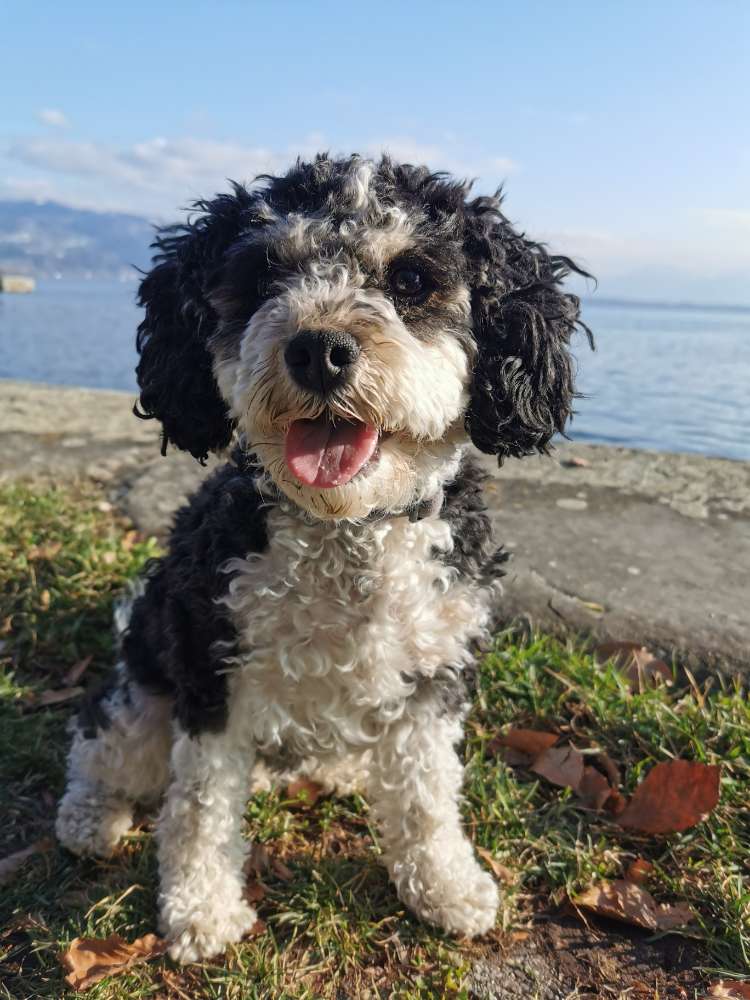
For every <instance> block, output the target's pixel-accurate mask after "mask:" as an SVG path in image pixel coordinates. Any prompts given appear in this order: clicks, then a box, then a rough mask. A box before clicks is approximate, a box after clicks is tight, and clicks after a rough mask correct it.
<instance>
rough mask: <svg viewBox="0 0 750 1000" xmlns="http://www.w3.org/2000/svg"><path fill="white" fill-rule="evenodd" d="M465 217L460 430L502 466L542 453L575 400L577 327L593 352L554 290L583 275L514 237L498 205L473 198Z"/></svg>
mask: <svg viewBox="0 0 750 1000" xmlns="http://www.w3.org/2000/svg"><path fill="white" fill-rule="evenodd" d="M467 212H468V216H467V219H468V238H467V253H468V254H469V257H470V259H471V260H473V262H474V265H475V277H474V287H473V289H472V322H473V332H474V339H475V341H476V349H477V354H476V358H475V363H474V371H473V382H472V389H471V402H470V405H469V408H468V410H467V412H466V418H465V423H466V429H467V432H468V433H469V435H470V437H471V439H472V441H473V442H474V444H475V445H476V446H477V448H479V449H480V451H483V452H486V453H487V454H490V455H497V456H498V457H499V459H500V460H501V461H502V459H503V458H505V457H506V456H507V455H513V456H516V457H521V456H522V455H529V454H531V453H533V452H535V451H539V452H546V451H547V446H548V444H549V441H550V439H551V438H552V436H553V435H554V434H555V433H557V432H560V433H563V432H564V429H565V425H566V423H567V421H568V419H569V417H570V415H571V413H572V406H573V400H574V399H575V397H576V395H577V394H576V392H575V386H574V375H575V372H574V365H573V358H572V357H571V354H570V338H571V336H572V334H573V333H574V332H575V330H576V328H577V327H580V328H581V329H582V330H584V331H585V333H586V334H587V336H588V338H589V342H590V344H591V346H592V347H593V339H592V337H591V333H590V331H589V329H588V327H587V326H585V324H583V323H582V322H581V321H580V319H579V313H580V303H579V300H578V298H577V297H576V296H575V295H571V294H567V293H565V292H563V291H562V288H561V285H562V282H563V280H564V278H565V277H566V276H567V275H568V274H569V273H570V272H571V271H575V272H576V273H577V274H581V275H583V276H584V277H590V275H588V274H586V272H585V271H583V270H581V269H580V268H579V267H577V266H576V265H575V264H574V263H573V262H572V261H571V260H569V259H568V258H567V257H559V256H551V255H550V254H548V253H547V251H546V249H545V248H544V247H543V246H542V245H541V244H539V243H533V242H531V241H530V240H527V239H526V238H525V237H524V236H523V235H521V234H518V233H516V232H515V231H514V230H513V228H512V227H511V225H510V223H509V222H508V221H507V219H505V217H504V216H503V215H502V214H501V212H500V199H499V197H496V198H477V199H476V200H475V201H473V202H471V203H470V204H469V205H468V206H467Z"/></svg>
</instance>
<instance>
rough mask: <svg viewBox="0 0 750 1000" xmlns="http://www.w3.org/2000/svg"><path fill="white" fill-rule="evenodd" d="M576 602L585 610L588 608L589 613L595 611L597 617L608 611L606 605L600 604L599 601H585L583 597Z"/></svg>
mask: <svg viewBox="0 0 750 1000" xmlns="http://www.w3.org/2000/svg"><path fill="white" fill-rule="evenodd" d="M576 600H577V601H579V602H580V603H581V604H582V605H583V606H584V608H588V609H589V611H593V613H594V614H595V615H603V614H604V612H605V610H606V608H605V607H604V605H603V604H599V602H598V601H584V599H583V598H582V597H577V598H576Z"/></svg>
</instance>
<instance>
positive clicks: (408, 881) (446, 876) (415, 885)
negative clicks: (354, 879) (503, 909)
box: [394, 857, 500, 938]
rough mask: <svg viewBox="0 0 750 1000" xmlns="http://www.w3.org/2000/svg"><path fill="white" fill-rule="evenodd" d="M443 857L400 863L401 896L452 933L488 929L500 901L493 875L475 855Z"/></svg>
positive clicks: (397, 878)
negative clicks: (430, 860) (439, 860)
mask: <svg viewBox="0 0 750 1000" xmlns="http://www.w3.org/2000/svg"><path fill="white" fill-rule="evenodd" d="M435 860H437V859H435ZM441 860H442V863H440V862H438V863H432V864H429V865H425V864H424V861H423V863H422V864H421V865H420V866H419V867H417V866H414V865H411V864H409V863H408V862H407V863H405V864H404V863H402V864H401V865H398V866H397V872H394V876H395V882H396V886H397V889H398V894H399V896H400V898H401V899H402V900H403V901H404V902H405V903H406V904H407V906H408V907H409V908H410V909H411V910H413V911H414V913H415V914H416V915H417V916H418V917H419V918H420V919H422V920H425V921H427V923H430V924H435V925H436V926H437V927H440V928H441V929H442V930H444V931H447V932H448V933H449V934H456V935H458V936H460V937H469V938H473V937H478V936H479V935H480V934H484V933H486V932H487V931H488V930H490V928H492V927H493V926H494V923H495V917H496V916H497V908H498V906H499V903H500V894H499V892H498V888H497V885H496V884H495V881H494V879H493V878H492V876H491V875H490V874H489V873H488V872H486V871H484V869H482V868H480V867H479V865H478V864H477V862H476V861H475V860H474V858H473V857H472V858H470V859H469V858H461V859H454V861H453V863H452V860H451V858H449V857H448V858H444V859H441ZM420 869H421V871H420Z"/></svg>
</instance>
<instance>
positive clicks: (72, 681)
mask: <svg viewBox="0 0 750 1000" xmlns="http://www.w3.org/2000/svg"><path fill="white" fill-rule="evenodd" d="M92 659H93V656H84V658H83V659H82V660H79V661H78V663H74V664H73V666H72V667H71V668H70V670H69V671H68V672H67V673H66V675H65V676H64V677H63V684H64V685H65V687H73V686H74V685H76V684H77V683H78V682H79V681H80V679H81V678H82V677H83V675H84V674H85V673H86V670H87V669H88V666H89V664H90V663H91V661H92Z"/></svg>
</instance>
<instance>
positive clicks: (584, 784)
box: [576, 764, 615, 812]
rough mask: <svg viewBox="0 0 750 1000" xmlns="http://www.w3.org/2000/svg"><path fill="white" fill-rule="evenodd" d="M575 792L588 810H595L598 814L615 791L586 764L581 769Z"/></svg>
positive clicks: (593, 768)
mask: <svg viewBox="0 0 750 1000" xmlns="http://www.w3.org/2000/svg"><path fill="white" fill-rule="evenodd" d="M576 792H577V793H578V795H579V797H580V798H581V799H582V800H583V804H584V805H585V806H586V807H587V808H588V809H595V810H596V811H597V812H599V811H600V810H602V809H603V808H604V806H605V805H606V804H607V802H609V800H610V798H611V797H612V795H613V793H615V789H614V788H612V786H611V785H610V783H609V782H608V781H607V779H606V778H605V777H604V775H603V774H602V773H601V772H600V771H597V769H596V768H595V767H592V766H591V765H590V764H587V765H586V766H585V767H584V769H583V775H582V776H581V780H580V781H579V783H578V787H577V788H576Z"/></svg>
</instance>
